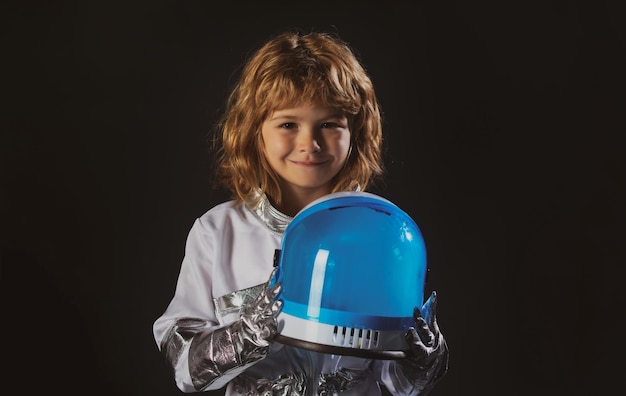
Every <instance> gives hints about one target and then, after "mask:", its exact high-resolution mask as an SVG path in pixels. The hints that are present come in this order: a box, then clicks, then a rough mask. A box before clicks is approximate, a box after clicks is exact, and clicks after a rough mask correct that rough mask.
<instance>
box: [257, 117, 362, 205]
mask: <svg viewBox="0 0 626 396" xmlns="http://www.w3.org/2000/svg"><path fill="white" fill-rule="evenodd" d="M261 134H262V136H263V145H264V147H263V148H264V153H265V157H266V159H267V161H268V163H269V164H270V166H271V167H272V169H273V170H274V171H275V172H276V173H277V174H278V175H279V176H280V178H281V180H280V182H281V189H282V191H283V198H284V199H289V198H290V197H289V196H287V197H285V196H284V195H285V194H289V192H293V193H295V194H298V195H299V197H300V198H302V197H303V195H302V194H304V195H305V196H310V197H311V198H312V199H314V198H317V197H319V196H322V195H325V194H328V193H330V192H331V190H332V185H331V180H332V179H333V177H334V176H335V175H337V173H339V171H340V170H341V168H342V167H343V165H344V163H345V162H346V159H347V156H348V152H349V150H350V129H349V127H348V118H347V117H346V116H345V115H344V114H343V113H341V112H338V111H337V109H334V108H331V107H324V106H316V105H299V106H297V107H292V108H284V109H279V110H275V111H274V112H273V113H270V115H269V116H268V117H267V119H266V120H265V121H264V122H263V125H262V127H261Z"/></svg>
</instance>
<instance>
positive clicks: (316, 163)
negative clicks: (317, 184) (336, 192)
mask: <svg viewBox="0 0 626 396" xmlns="http://www.w3.org/2000/svg"><path fill="white" fill-rule="evenodd" d="M292 162H293V163H294V164H295V165H298V166H306V167H313V166H319V165H322V164H324V162H313V161H292Z"/></svg>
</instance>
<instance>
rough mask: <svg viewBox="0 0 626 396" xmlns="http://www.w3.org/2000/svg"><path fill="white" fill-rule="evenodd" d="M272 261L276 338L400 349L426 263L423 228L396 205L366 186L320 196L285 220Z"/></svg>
mask: <svg viewBox="0 0 626 396" xmlns="http://www.w3.org/2000/svg"><path fill="white" fill-rule="evenodd" d="M276 265H277V267H278V268H277V270H276V272H275V273H274V277H273V278H272V280H271V283H272V284H273V283H275V282H281V283H282V288H281V291H280V293H279V296H278V298H280V299H281V300H282V301H283V309H282V311H281V312H280V313H279V315H278V317H277V319H278V325H279V335H278V336H277V341H279V342H281V343H283V344H287V345H292V346H297V347H300V348H304V349H309V350H315V351H318V352H323V353H333V354H339V355H352V356H361V357H368V358H383V359H394V358H402V357H404V356H405V352H406V351H407V350H408V345H407V344H406V341H405V339H404V333H405V332H406V331H407V330H408V328H409V327H411V326H414V324H415V322H414V318H413V309H414V307H421V306H422V304H423V301H424V287H425V283H426V275H427V265H426V248H425V244H424V239H423V237H422V233H421V232H420V229H419V228H418V226H417V224H416V223H415V221H413V219H412V218H411V217H410V216H409V215H408V214H407V213H405V212H404V211H403V210H401V209H400V208H399V207H398V206H396V205H395V204H393V203H392V202H390V201H389V200H387V199H385V198H382V197H380V196H378V195H375V194H371V193H366V192H340V193H333V194H329V195H327V196H325V197H322V198H320V199H318V200H316V201H314V202H312V203H311V204H309V205H308V206H307V207H305V208H304V209H302V210H301V211H300V212H299V213H298V214H297V215H296V216H295V217H294V219H293V221H292V222H291V223H290V224H289V226H288V227H287V228H286V230H285V233H284V234H283V237H282V242H281V248H280V250H279V251H277V257H276Z"/></svg>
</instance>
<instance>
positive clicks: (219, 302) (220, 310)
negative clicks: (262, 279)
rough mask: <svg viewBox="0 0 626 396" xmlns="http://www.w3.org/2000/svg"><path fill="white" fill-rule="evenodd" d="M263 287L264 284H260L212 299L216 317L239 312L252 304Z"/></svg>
mask: <svg viewBox="0 0 626 396" xmlns="http://www.w3.org/2000/svg"><path fill="white" fill-rule="evenodd" d="M263 287H265V284H263V283H262V284H260V285H256V286H252V287H249V288H247V289H243V290H237V291H234V292H232V293H229V294H226V295H224V296H221V297H218V298H214V299H213V303H214V304H215V313H216V314H217V315H218V317H223V316H226V315H228V314H230V313H233V312H239V311H240V310H241V308H242V307H244V306H246V305H248V304H250V303H252V302H253V301H254V300H255V299H256V298H257V297H258V296H259V294H261V292H262V291H263Z"/></svg>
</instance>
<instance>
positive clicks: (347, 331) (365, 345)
mask: <svg viewBox="0 0 626 396" xmlns="http://www.w3.org/2000/svg"><path fill="white" fill-rule="evenodd" d="M379 340H380V332H379V331H378V330H371V329H356V328H353V327H344V326H335V328H334V329H333V342H334V343H335V344H336V345H340V346H345V347H349V348H358V349H372V348H376V347H377V346H378V341H379Z"/></svg>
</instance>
